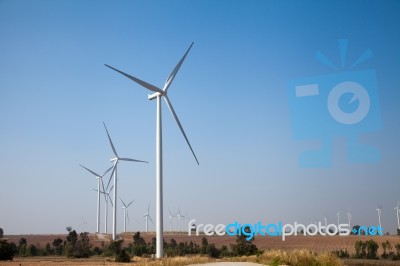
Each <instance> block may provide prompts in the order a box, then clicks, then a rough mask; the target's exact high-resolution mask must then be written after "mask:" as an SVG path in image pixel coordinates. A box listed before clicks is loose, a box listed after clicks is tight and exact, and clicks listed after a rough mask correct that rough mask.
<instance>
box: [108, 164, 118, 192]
mask: <svg viewBox="0 0 400 266" xmlns="http://www.w3.org/2000/svg"><path fill="white" fill-rule="evenodd" d="M116 166H117V165H115V167H116ZM115 167H113V170H112V172H111V175H110V179H109V180H108V184H107V188H106V190H107V189H108V186H109V185H110V182H111V179H112V178H113V174H114V171H115ZM113 187H114V185H113ZM110 191H111V189H110Z"/></svg>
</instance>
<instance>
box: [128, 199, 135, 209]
mask: <svg viewBox="0 0 400 266" xmlns="http://www.w3.org/2000/svg"><path fill="white" fill-rule="evenodd" d="M134 201H135V200H132V201H131V202H129V204H128V206H126V207H127V208H128V207H129V206H130V205H131V204H132V203H133V202H134Z"/></svg>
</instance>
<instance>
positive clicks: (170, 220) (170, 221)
mask: <svg viewBox="0 0 400 266" xmlns="http://www.w3.org/2000/svg"><path fill="white" fill-rule="evenodd" d="M168 211H169V215H168V218H169V231H170V232H172V219H173V218H176V215H175V214H173V213H171V210H170V209H169V208H168Z"/></svg>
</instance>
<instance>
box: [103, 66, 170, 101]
mask: <svg viewBox="0 0 400 266" xmlns="http://www.w3.org/2000/svg"><path fill="white" fill-rule="evenodd" d="M104 65H105V66H106V67H109V68H111V69H112V70H114V71H117V72H118V73H120V74H122V75H124V76H125V77H127V78H128V79H130V80H132V81H134V82H136V83H137V84H139V85H141V86H142V87H145V88H146V89H148V90H151V91H154V92H159V93H161V94H163V93H164V92H163V91H162V90H161V89H160V88H158V87H156V86H154V85H151V84H149V83H147V82H145V81H143V80H141V79H138V78H135V77H133V76H131V75H129V74H126V73H124V72H122V71H121V70H118V69H116V68H113V67H112V66H109V65H107V64H104Z"/></svg>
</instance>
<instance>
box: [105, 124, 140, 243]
mask: <svg viewBox="0 0 400 266" xmlns="http://www.w3.org/2000/svg"><path fill="white" fill-rule="evenodd" d="M103 125H104V128H105V129H106V132H107V137H108V140H109V141H110V145H111V149H112V151H113V153H114V155H115V157H114V158H112V159H111V160H110V161H111V162H113V163H114V166H113V170H112V172H111V177H113V178H114V193H113V194H114V208H113V232H112V239H113V240H115V235H116V233H117V166H118V162H119V161H129V162H140V163H147V162H146V161H139V160H135V159H130V158H122V157H119V156H118V154H117V151H116V149H115V147H114V144H113V142H112V140H111V137H110V134H109V133H108V130H107V127H106V124H105V123H104V122H103ZM110 181H111V178H110V180H109V181H108V184H107V187H108V185H109V184H110Z"/></svg>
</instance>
